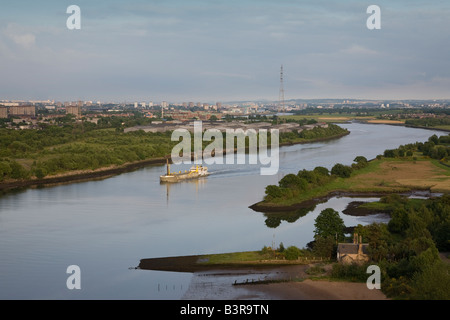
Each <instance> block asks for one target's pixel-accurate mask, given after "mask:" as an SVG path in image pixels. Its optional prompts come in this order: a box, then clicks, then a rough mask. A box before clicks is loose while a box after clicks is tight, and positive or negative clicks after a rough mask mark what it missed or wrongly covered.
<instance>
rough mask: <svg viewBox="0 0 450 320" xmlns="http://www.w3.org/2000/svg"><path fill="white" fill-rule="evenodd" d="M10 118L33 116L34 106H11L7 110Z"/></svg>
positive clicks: (34, 112)
mask: <svg viewBox="0 0 450 320" xmlns="http://www.w3.org/2000/svg"><path fill="white" fill-rule="evenodd" d="M9 115H10V116H35V115H36V107H35V106H13V107H10V108H9Z"/></svg>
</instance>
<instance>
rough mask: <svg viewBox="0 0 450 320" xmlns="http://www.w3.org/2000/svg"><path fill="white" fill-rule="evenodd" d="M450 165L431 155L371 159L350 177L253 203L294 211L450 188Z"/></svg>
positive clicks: (259, 207)
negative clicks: (348, 199)
mask: <svg viewBox="0 0 450 320" xmlns="http://www.w3.org/2000/svg"><path fill="white" fill-rule="evenodd" d="M449 175H450V168H449V167H446V166H443V165H442V164H440V163H439V161H437V160H434V159H429V158H427V157H420V158H419V157H415V158H412V157H411V158H402V159H397V158H383V157H382V158H380V159H373V160H372V161H369V162H368V165H367V166H366V167H365V168H362V169H359V170H356V171H355V172H353V173H352V174H351V176H350V177H348V178H341V177H336V178H334V179H332V180H331V181H329V182H328V183H326V184H325V185H323V186H318V187H315V188H312V189H309V190H306V191H304V192H301V193H300V194H299V195H298V196H296V197H291V198H286V199H276V201H266V200H263V201H260V202H257V203H255V204H252V205H251V206H249V208H251V209H252V210H254V211H258V212H280V211H292V210H297V209H301V208H306V207H311V206H313V205H317V204H319V203H322V202H324V201H326V200H328V199H330V198H332V197H336V196H348V197H381V196H384V195H387V194H390V193H401V194H412V193H414V192H416V191H428V192H443V193H447V192H450V179H449Z"/></svg>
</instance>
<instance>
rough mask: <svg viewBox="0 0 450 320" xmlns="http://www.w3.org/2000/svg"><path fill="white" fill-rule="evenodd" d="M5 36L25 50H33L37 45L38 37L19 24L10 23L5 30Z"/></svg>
mask: <svg viewBox="0 0 450 320" xmlns="http://www.w3.org/2000/svg"><path fill="white" fill-rule="evenodd" d="M3 34H4V35H5V36H7V37H8V38H9V39H11V40H12V41H13V42H14V43H15V44H17V45H18V46H20V47H22V48H25V49H30V48H32V47H33V46H34V45H35V43H36V36H35V35H34V34H33V33H31V32H28V31H26V30H24V28H23V27H21V26H19V25H17V24H13V23H9V24H8V25H7V26H6V29H4V30H3Z"/></svg>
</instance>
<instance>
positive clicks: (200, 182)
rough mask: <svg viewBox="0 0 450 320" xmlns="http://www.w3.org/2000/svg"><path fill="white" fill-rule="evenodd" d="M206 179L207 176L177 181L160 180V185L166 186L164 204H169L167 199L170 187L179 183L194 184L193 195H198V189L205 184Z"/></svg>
mask: <svg viewBox="0 0 450 320" xmlns="http://www.w3.org/2000/svg"><path fill="white" fill-rule="evenodd" d="M207 181H208V178H207V177H202V178H198V179H191V180H183V181H179V182H163V181H160V183H159V184H160V185H165V186H166V204H167V205H169V199H170V189H171V188H176V187H177V186H178V185H180V184H188V185H194V186H195V196H196V197H198V194H199V190H200V188H201V187H202V186H204V185H206V183H207Z"/></svg>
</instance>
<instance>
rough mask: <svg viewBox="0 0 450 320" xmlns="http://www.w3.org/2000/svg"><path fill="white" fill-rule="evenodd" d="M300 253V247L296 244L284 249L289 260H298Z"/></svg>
mask: <svg viewBox="0 0 450 320" xmlns="http://www.w3.org/2000/svg"><path fill="white" fill-rule="evenodd" d="M300 255H301V251H300V249H299V248H297V247H295V246H290V247H288V248H287V249H286V250H284V256H285V257H286V259H287V260H297V259H298V257H299V256H300Z"/></svg>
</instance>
